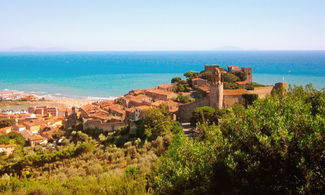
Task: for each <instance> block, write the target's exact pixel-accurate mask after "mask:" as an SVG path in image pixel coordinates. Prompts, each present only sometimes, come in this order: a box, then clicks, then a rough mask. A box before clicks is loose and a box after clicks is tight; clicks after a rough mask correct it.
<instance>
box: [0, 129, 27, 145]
mask: <svg viewBox="0 0 325 195" xmlns="http://www.w3.org/2000/svg"><path fill="white" fill-rule="evenodd" d="M11 143H12V144H17V145H21V146H24V145H25V144H26V141H25V138H24V137H23V136H22V135H21V134H19V133H16V132H11V133H8V134H5V135H2V136H0V144H11Z"/></svg>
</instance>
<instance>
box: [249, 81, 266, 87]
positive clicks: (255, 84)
mask: <svg viewBox="0 0 325 195" xmlns="http://www.w3.org/2000/svg"><path fill="white" fill-rule="evenodd" d="M252 84H253V87H265V85H263V84H260V83H256V82H253V83H252Z"/></svg>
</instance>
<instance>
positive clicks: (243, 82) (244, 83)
mask: <svg viewBox="0 0 325 195" xmlns="http://www.w3.org/2000/svg"><path fill="white" fill-rule="evenodd" d="M236 83H237V84H238V85H246V81H236Z"/></svg>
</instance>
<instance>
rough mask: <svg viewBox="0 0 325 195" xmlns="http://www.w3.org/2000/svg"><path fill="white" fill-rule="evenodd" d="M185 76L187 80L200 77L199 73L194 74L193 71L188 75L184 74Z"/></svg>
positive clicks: (187, 73)
mask: <svg viewBox="0 0 325 195" xmlns="http://www.w3.org/2000/svg"><path fill="white" fill-rule="evenodd" d="M184 76H185V77H186V78H195V77H197V76H198V73H197V72H193V71H188V72H186V73H184Z"/></svg>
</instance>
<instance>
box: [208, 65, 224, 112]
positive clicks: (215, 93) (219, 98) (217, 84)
mask: <svg viewBox="0 0 325 195" xmlns="http://www.w3.org/2000/svg"><path fill="white" fill-rule="evenodd" d="M209 101H210V106H211V107H213V108H215V109H216V110H218V109H222V108H223V83H222V82H221V72H220V70H219V68H214V69H213V75H212V79H211V81H210V95H209Z"/></svg>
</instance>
